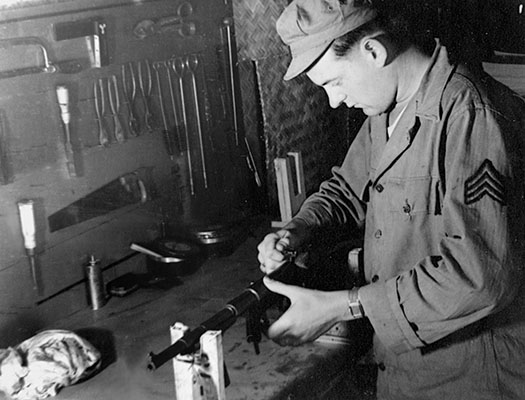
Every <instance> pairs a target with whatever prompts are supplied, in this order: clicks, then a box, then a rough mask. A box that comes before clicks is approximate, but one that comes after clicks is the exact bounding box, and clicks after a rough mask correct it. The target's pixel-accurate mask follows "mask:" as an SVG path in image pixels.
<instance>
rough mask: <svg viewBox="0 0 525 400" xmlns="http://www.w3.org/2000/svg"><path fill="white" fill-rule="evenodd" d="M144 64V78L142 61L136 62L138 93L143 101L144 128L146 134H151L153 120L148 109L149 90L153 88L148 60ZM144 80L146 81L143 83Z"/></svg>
mask: <svg viewBox="0 0 525 400" xmlns="http://www.w3.org/2000/svg"><path fill="white" fill-rule="evenodd" d="M144 63H145V64H146V74H147V75H146V77H144V74H143V73H142V61H139V62H138V68H139V87H140V93H141V94H142V98H143V99H144V126H145V128H146V130H147V131H148V132H152V131H153V128H152V126H151V119H152V118H153V115H152V114H151V111H150V108H149V98H150V96H151V89H152V86H153V81H152V78H151V67H150V63H149V60H148V59H145V60H144ZM144 79H146V81H145V82H144Z"/></svg>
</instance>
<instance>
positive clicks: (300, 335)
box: [264, 277, 348, 346]
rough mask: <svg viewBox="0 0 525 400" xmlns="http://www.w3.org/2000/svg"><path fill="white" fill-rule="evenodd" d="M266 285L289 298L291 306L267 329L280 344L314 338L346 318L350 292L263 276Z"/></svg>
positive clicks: (301, 342) (269, 334)
mask: <svg viewBox="0 0 525 400" xmlns="http://www.w3.org/2000/svg"><path fill="white" fill-rule="evenodd" d="M264 284H265V285H266V287H267V288H268V289H269V290H270V291H272V292H275V293H278V294H281V295H283V296H285V297H288V299H290V303H291V305H290V307H289V308H288V310H286V312H285V313H284V314H283V315H282V316H281V317H280V318H279V319H278V320H277V321H275V322H274V323H273V324H272V325H271V326H270V328H269V329H268V336H269V338H270V339H272V340H273V341H275V342H276V343H278V344H280V345H281V346H297V345H300V344H303V343H306V342H310V341H313V340H315V339H317V338H318V337H319V336H321V335H322V334H323V333H325V332H326V331H327V330H329V329H330V328H331V327H332V326H333V325H334V324H335V323H337V322H338V321H341V320H344V319H347V318H345V317H346V314H347V313H348V307H347V301H346V299H347V292H346V291H334V292H324V291H319V290H313V289H306V288H303V287H300V286H293V285H286V284H284V283H282V282H278V281H275V280H272V279H270V278H268V277H265V278H264Z"/></svg>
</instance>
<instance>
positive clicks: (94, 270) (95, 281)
mask: <svg viewBox="0 0 525 400" xmlns="http://www.w3.org/2000/svg"><path fill="white" fill-rule="evenodd" d="M86 277H87V285H88V294H89V302H90V304H91V308H92V309H93V310H98V309H99V308H101V307H102V306H103V305H104V304H106V301H107V296H106V291H105V288H104V278H103V276H102V268H101V267H100V260H97V259H95V256H91V258H90V259H89V261H88V264H87V265H86Z"/></svg>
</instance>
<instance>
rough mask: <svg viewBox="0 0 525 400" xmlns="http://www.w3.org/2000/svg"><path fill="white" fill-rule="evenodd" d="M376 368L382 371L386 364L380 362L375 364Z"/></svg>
mask: <svg viewBox="0 0 525 400" xmlns="http://www.w3.org/2000/svg"><path fill="white" fill-rule="evenodd" d="M377 368H379V369H380V370H381V371H384V370H385V369H386V365H385V364H383V363H382V362H380V363H379V364H377Z"/></svg>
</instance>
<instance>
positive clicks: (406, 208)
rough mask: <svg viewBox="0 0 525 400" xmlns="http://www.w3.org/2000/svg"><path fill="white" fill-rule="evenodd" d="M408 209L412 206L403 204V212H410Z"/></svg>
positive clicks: (410, 209)
mask: <svg viewBox="0 0 525 400" xmlns="http://www.w3.org/2000/svg"><path fill="white" fill-rule="evenodd" d="M410 211H412V207H410V204H405V205H404V206H403V212H404V213H405V214H410Z"/></svg>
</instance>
